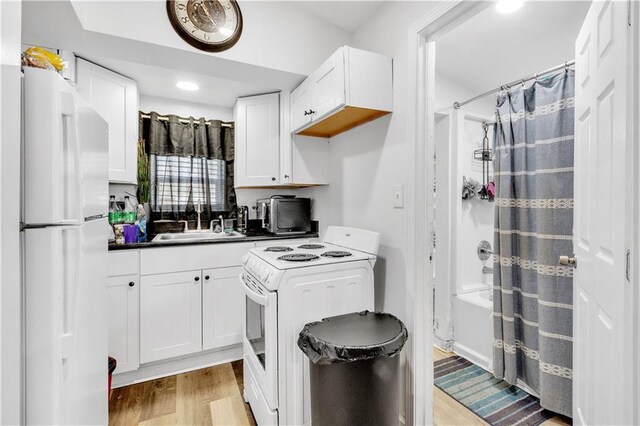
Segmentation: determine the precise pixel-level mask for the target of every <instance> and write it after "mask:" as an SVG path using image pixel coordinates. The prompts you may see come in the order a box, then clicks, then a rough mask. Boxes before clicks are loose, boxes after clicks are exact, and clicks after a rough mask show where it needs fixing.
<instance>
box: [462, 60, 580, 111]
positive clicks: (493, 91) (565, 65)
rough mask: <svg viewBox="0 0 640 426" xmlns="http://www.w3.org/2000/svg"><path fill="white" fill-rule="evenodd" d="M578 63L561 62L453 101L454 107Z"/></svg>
mask: <svg viewBox="0 0 640 426" xmlns="http://www.w3.org/2000/svg"><path fill="white" fill-rule="evenodd" d="M575 63H576V61H567V62H565V63H564V64H560V65H556V66H555V67H552V68H549V69H547V70H544V71H542V72H539V73H537V74H533V75H530V76H529V77H526V78H521V79H519V80H514V81H512V82H511V83H507V84H503V85H502V86H500V87H498V88H496V89H493V90H489V91H488V92H484V93H483V94H481V95H478V96H474V97H473V98H471V99H467V100H466V101H464V102H454V103H453V108H454V109H460V107H462V106H463V105H466V104H469V103H471V102H473V101H477V100H478V99H481V98H484V97H485V96H489V95H493V94H494V93H496V92H499V91H501V90H505V89H510V88H511V87H513V86H515V85H516V84H524V83H525V82H527V81H531V80H537V79H538V77H542V76H543V75H547V74H550V73H552V72H554V71H558V70H561V69H562V68H565V69H568V68H569V67H570V66H572V65H574V64H575Z"/></svg>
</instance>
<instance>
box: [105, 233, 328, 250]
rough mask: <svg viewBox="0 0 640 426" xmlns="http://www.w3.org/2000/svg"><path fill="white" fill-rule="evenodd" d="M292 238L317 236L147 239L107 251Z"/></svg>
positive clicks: (117, 245) (110, 247)
mask: <svg viewBox="0 0 640 426" xmlns="http://www.w3.org/2000/svg"><path fill="white" fill-rule="evenodd" d="M293 238H318V233H317V232H310V233H307V234H297V235H266V234H251V235H250V234H248V235H247V236H246V237H245V238H234V239H228V240H225V239H220V240H204V241H203V240H190V241H184V240H182V241H171V240H166V241H162V242H157V243H152V242H151V241H147V242H146V243H131V244H114V243H109V251H112V250H131V249H142V248H154V247H169V246H192V245H196V244H233V243H248V242H254V241H271V240H290V239H293Z"/></svg>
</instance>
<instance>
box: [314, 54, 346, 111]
mask: <svg viewBox="0 0 640 426" xmlns="http://www.w3.org/2000/svg"><path fill="white" fill-rule="evenodd" d="M309 80H310V83H311V97H312V101H313V102H312V105H313V111H312V120H313V121H317V120H320V119H322V118H323V117H324V116H326V115H328V114H329V113H330V112H333V111H335V110H337V109H338V108H340V107H341V106H343V105H344V104H345V74H344V49H338V50H337V51H336V52H335V53H334V54H333V55H331V57H329V59H327V60H326V61H325V62H324V63H323V64H322V65H320V67H319V68H318V69H317V70H316V71H315V72H314V73H313V74H311V77H309Z"/></svg>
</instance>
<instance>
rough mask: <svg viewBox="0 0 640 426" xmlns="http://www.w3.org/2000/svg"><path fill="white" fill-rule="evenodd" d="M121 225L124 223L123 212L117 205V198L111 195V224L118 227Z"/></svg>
mask: <svg viewBox="0 0 640 426" xmlns="http://www.w3.org/2000/svg"><path fill="white" fill-rule="evenodd" d="M119 223H122V210H120V206H118V203H116V196H115V195H111V196H110V197H109V224H110V225H117V224H119Z"/></svg>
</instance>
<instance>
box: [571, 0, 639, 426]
mask: <svg viewBox="0 0 640 426" xmlns="http://www.w3.org/2000/svg"><path fill="white" fill-rule="evenodd" d="M630 31H631V29H630V27H629V26H628V25H627V2H615V1H607V2H593V4H592V6H591V9H590V10H589V12H588V14H587V17H586V19H585V22H584V24H583V27H582V30H581V31H580V34H579V35H578V38H577V40H576V105H575V114H576V115H575V117H576V121H575V170H576V173H575V194H574V196H575V210H574V249H575V252H576V258H577V269H576V273H575V278H574V343H575V346H574V356H573V368H574V370H573V390H574V395H573V401H574V406H573V421H574V422H575V423H576V424H585V425H586V424H590V425H604V424H628V423H631V421H632V420H631V419H630V417H629V416H630V413H631V412H632V407H633V404H634V403H636V402H637V401H634V400H633V392H632V389H631V385H630V377H631V376H632V374H631V373H632V371H633V365H632V364H631V363H630V361H631V360H632V358H633V357H632V356H631V352H630V351H625V347H626V346H627V345H628V344H629V340H630V338H629V337H630V333H629V331H630V327H631V326H632V324H631V323H630V321H629V318H630V317H629V316H628V315H627V312H626V311H625V292H626V291H628V289H627V287H628V286H630V284H629V283H627V280H626V278H625V251H626V248H627V245H626V234H627V233H628V232H629V229H628V227H627V226H626V224H627V223H628V222H627V218H626V216H625V215H626V212H627V211H629V210H628V209H630V208H631V207H630V206H631V204H630V202H631V201H632V200H631V199H632V197H631V196H630V192H629V188H630V186H629V179H630V176H632V174H631V173H627V166H626V164H627V157H628V156H629V155H630V154H631V152H630V150H629V144H630V141H629V137H630V134H628V133H627V120H628V112H629V111H628V110H627V105H628V103H627V98H628V92H629V88H628V87H627V77H628V69H629V68H628V67H629V63H628V59H627V51H628V46H629V34H630ZM567 254H570V253H567Z"/></svg>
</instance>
